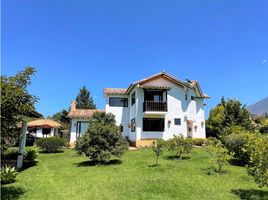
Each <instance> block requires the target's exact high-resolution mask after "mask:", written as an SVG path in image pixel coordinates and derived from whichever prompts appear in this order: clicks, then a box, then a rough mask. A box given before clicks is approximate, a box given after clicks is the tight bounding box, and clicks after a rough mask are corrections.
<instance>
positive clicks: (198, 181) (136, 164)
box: [1, 149, 268, 200]
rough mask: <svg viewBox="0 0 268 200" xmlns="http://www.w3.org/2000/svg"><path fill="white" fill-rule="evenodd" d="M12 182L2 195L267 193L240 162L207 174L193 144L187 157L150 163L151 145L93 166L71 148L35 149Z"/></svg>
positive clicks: (241, 196) (99, 196)
mask: <svg viewBox="0 0 268 200" xmlns="http://www.w3.org/2000/svg"><path fill="white" fill-rule="evenodd" d="M38 159H39V162H38V164H37V165H36V166H33V167H31V168H28V169H26V170H24V171H22V172H21V173H19V175H18V177H17V181H16V182H15V183H13V184H9V185H5V186H3V187H2V192H1V193H2V199H39V200H40V199H46V200H49V199H57V200H61V199H64V200H66V199H74V200H75V199H79V200H82V199H165V200H166V199H193V200H198V199H215V200H221V199H224V200H226V199H268V190H267V189H259V188H258V187H257V185H256V184H255V183H254V182H253V180H252V179H251V178H250V177H248V176H247V173H246V170H245V168H242V167H237V166H227V167H225V169H224V170H225V172H224V173H223V174H213V175H207V174H206V170H205V169H206V168H207V167H208V155H207V154H206V152H205V151H204V150H203V149H195V150H194V152H193V153H192V157H191V159H184V160H177V159H176V158H173V157H169V155H168V154H165V155H163V156H161V157H160V159H159V163H160V166H154V164H155V155H154V153H153V151H152V150H151V149H140V150H136V151H128V152H127V153H126V154H125V155H124V156H123V157H122V159H121V160H120V161H118V160H113V161H112V162H111V163H110V164H107V165H101V166H96V165H93V164H92V163H91V162H89V161H88V159H87V158H86V157H85V156H81V157H79V156H78V155H77V154H76V152H75V151H74V150H65V151H64V152H62V153H54V154H44V153H40V154H39V155H38Z"/></svg>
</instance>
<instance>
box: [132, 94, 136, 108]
mask: <svg viewBox="0 0 268 200" xmlns="http://www.w3.org/2000/svg"><path fill="white" fill-rule="evenodd" d="M135 103H136V92H135V91H134V92H133V93H132V94H131V105H134V104H135Z"/></svg>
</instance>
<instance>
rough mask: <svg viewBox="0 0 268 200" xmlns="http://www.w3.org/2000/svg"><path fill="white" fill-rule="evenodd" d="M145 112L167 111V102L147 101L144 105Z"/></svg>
mask: <svg viewBox="0 0 268 200" xmlns="http://www.w3.org/2000/svg"><path fill="white" fill-rule="evenodd" d="M145 111H164V112H166V111H167V102H155V101H145V102H144V103H143V112H145Z"/></svg>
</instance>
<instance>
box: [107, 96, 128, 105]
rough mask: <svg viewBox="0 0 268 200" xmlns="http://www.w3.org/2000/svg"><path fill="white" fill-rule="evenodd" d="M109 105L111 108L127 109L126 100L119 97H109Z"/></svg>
mask: <svg viewBox="0 0 268 200" xmlns="http://www.w3.org/2000/svg"><path fill="white" fill-rule="evenodd" d="M109 105H110V106H111V107H128V99H127V98H119V97H110V99H109Z"/></svg>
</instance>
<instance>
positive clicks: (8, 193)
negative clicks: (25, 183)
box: [1, 185, 24, 200]
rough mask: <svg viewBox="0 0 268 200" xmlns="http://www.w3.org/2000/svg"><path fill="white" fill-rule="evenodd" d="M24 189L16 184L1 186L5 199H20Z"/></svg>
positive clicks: (2, 195) (2, 196)
mask: <svg viewBox="0 0 268 200" xmlns="http://www.w3.org/2000/svg"><path fill="white" fill-rule="evenodd" d="M23 193H24V190H23V189H22V188H20V187H15V186H7V185H4V186H3V185H2V186H1V199H3V200H15V199H19V198H20V196H21V195H23Z"/></svg>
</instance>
